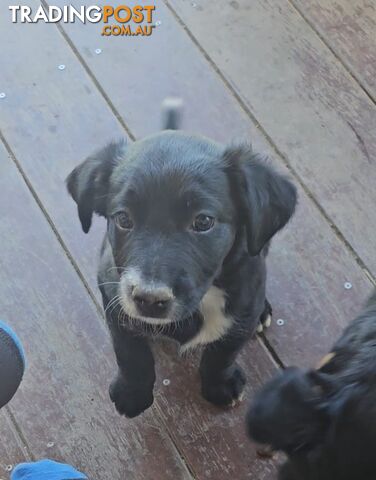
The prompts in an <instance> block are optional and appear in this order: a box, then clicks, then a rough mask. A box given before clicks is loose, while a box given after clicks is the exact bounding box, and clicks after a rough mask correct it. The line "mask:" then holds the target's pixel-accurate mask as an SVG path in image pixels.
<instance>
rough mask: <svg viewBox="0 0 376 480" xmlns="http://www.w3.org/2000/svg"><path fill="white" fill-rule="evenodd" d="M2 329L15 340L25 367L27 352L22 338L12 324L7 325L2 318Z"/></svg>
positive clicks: (0, 322)
mask: <svg viewBox="0 0 376 480" xmlns="http://www.w3.org/2000/svg"><path fill="white" fill-rule="evenodd" d="M0 329H1V330H4V332H5V333H7V334H8V335H9V336H10V337H11V339H12V340H13V341H14V343H15V344H16V346H17V348H18V350H19V351H20V354H21V358H22V361H23V364H24V368H25V367H26V359H25V352H24V349H23V347H22V343H21V341H20V339H19V338H18V337H17V335H16V334H15V332H14V331H13V330H12V329H11V328H10V326H9V325H7V324H6V323H4V322H2V321H1V320H0Z"/></svg>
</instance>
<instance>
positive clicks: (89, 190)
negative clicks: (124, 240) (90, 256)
mask: <svg viewBox="0 0 376 480" xmlns="http://www.w3.org/2000/svg"><path fill="white" fill-rule="evenodd" d="M124 150H125V141H120V142H116V143H115V142H113V143H110V144H109V145H107V146H106V147H104V148H102V149H101V150H99V151H97V152H96V153H94V154H93V155H91V156H90V157H88V158H87V159H86V160H85V161H84V162H82V163H81V164H80V165H78V166H77V167H76V168H75V169H74V170H73V171H72V172H71V173H70V174H69V176H68V178H67V180H66V183H67V188H68V192H69V193H70V194H71V196H72V197H73V200H74V201H75V202H76V203H77V208H78V216H79V218H80V221H81V225H82V230H83V231H84V232H85V233H87V232H88V231H89V230H90V226H91V220H92V216H93V212H95V213H97V214H98V215H102V216H106V211H107V194H108V190H109V180H110V176H111V174H112V171H113V169H114V167H115V165H116V164H117V163H118V161H119V159H120V158H121V157H122V155H123V154H124Z"/></svg>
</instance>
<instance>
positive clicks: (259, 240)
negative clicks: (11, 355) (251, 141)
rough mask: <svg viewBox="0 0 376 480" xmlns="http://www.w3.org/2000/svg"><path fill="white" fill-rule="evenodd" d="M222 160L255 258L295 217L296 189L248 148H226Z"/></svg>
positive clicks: (251, 253) (250, 250) (250, 252)
mask: <svg viewBox="0 0 376 480" xmlns="http://www.w3.org/2000/svg"><path fill="white" fill-rule="evenodd" d="M224 160H225V168H226V171H227V174H228V176H229V179H230V185H231V189H232V193H233V195H234V197H235V199H236V201H237V202H238V204H239V208H240V218H241V219H242V221H244V223H245V226H246V230H247V243H248V251H249V254H250V255H252V256H255V255H258V254H259V253H260V251H261V250H262V248H263V247H264V246H265V244H266V243H267V242H268V241H269V240H270V239H271V238H272V237H273V235H274V234H275V233H277V232H278V230H280V229H281V228H283V227H284V226H285V225H286V223H287V222H288V220H289V219H290V217H291V216H292V214H293V213H294V210H295V205H296V200H297V193H296V188H295V187H294V185H293V184H292V183H291V182H290V181H289V180H288V179H287V178H285V177H284V176H283V175H281V174H279V173H277V172H275V171H274V170H273V169H272V168H271V167H270V166H269V165H268V164H267V162H266V161H265V159H262V158H261V156H260V155H257V154H255V153H253V152H252V149H251V147H240V148H229V149H228V150H227V151H226V152H225V154H224Z"/></svg>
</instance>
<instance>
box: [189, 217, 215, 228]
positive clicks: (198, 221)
mask: <svg viewBox="0 0 376 480" xmlns="http://www.w3.org/2000/svg"><path fill="white" fill-rule="evenodd" d="M213 225H214V218H213V217H210V216H209V215H204V214H203V213H200V215H197V217H196V218H195V219H194V221H193V223H192V228H193V230H194V231H195V232H207V231H208V230H210V229H211V228H212V227H213Z"/></svg>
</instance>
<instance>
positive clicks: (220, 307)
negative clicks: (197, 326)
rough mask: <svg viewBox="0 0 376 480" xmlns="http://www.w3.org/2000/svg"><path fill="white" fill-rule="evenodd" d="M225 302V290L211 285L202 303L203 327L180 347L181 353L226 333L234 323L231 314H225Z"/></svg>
mask: <svg viewBox="0 0 376 480" xmlns="http://www.w3.org/2000/svg"><path fill="white" fill-rule="evenodd" d="M225 304H226V299H225V292H224V291H223V290H221V289H220V288H218V287H210V289H209V290H208V292H207V293H206V294H205V295H204V298H203V299H202V301H201V304H200V311H201V314H202V317H203V325H202V328H201V330H200V331H199V332H198V333H197V335H196V336H195V337H193V338H192V339H191V340H189V341H188V342H187V343H185V344H184V345H182V346H181V347H180V352H181V353H185V352H187V351H188V350H190V349H192V348H195V347H197V346H199V345H206V344H208V343H212V342H215V341H216V340H219V339H220V338H221V337H223V336H224V335H225V333H226V332H227V330H228V329H229V328H230V327H231V325H232V323H233V319H232V318H231V316H226V314H225Z"/></svg>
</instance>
